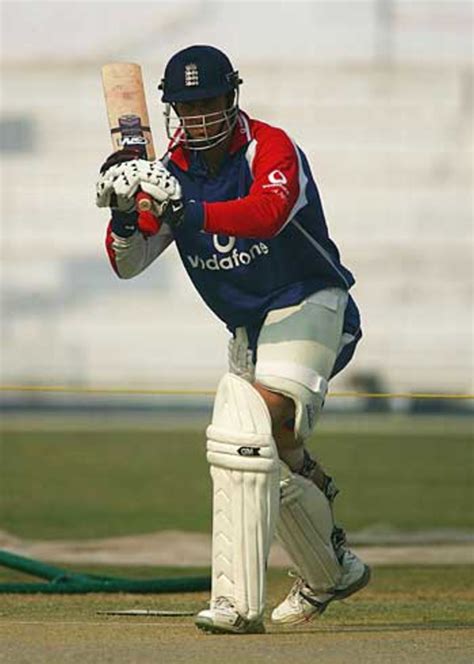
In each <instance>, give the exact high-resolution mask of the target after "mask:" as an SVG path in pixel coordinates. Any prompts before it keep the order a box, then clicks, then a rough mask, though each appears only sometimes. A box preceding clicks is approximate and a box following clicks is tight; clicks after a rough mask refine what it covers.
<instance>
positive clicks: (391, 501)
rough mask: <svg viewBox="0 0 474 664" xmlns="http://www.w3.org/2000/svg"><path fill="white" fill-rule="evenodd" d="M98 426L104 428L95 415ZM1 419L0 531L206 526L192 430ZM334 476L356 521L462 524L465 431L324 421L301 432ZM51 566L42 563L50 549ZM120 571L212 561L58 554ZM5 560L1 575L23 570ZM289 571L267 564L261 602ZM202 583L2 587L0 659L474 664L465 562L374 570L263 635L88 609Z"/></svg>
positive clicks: (183, 606) (343, 507)
mask: <svg viewBox="0 0 474 664" xmlns="http://www.w3.org/2000/svg"><path fill="white" fill-rule="evenodd" d="M105 424H107V426H105ZM114 427H115V425H114V422H107V423H100V425H99V424H94V422H93V421H92V420H91V421H90V422H86V423H84V422H82V423H80V424H79V423H77V422H74V421H66V420H64V421H56V420H52V421H50V425H49V426H48V424H47V423H45V422H43V423H42V424H41V427H38V426H36V427H35V425H34V423H33V422H31V423H29V424H26V423H25V426H22V425H21V424H18V422H17V423H16V424H15V426H11V427H9V426H8V422H6V424H5V427H4V431H3V434H2V438H1V450H0V459H1V463H0V506H1V514H0V516H1V525H0V529H2V530H6V531H8V532H10V533H12V534H14V535H17V536H19V537H23V538H27V539H71V538H74V539H80V538H95V537H99V538H100V537H109V536H118V535H127V534H139V533H148V532H154V531H157V530H161V529H170V528H171V529H182V530H189V531H204V532H209V531H210V504H211V503H210V481H209V474H208V468H207V464H206V460H205V443H204V436H203V433H202V431H198V430H190V429H187V430H182V431H179V430H175V429H174V430H170V431H165V430H162V429H161V428H160V427H158V428H157V429H156V430H153V426H152V425H150V423H149V425H148V426H145V425H144V423H143V422H141V423H140V425H139V426H135V425H133V424H132V423H130V422H128V423H127V422H124V423H123V424H121V425H120V426H118V425H117V426H116V428H114ZM311 448H312V449H313V450H314V451H317V453H318V455H319V456H320V457H321V458H322V459H323V460H324V462H325V465H326V466H327V469H328V471H330V472H331V473H332V474H333V475H334V476H335V477H336V478H337V481H338V484H339V485H340V486H341V487H342V489H343V491H342V492H341V495H340V496H339V497H338V499H337V511H338V517H339V519H340V520H341V521H342V522H343V523H344V525H345V526H346V527H347V528H348V529H349V530H351V531H358V530H360V529H362V528H379V529H381V528H395V529H399V530H401V531H419V530H433V529H459V530H463V531H467V530H471V529H472V526H473V515H472V480H473V476H472V473H473V464H472V461H473V449H474V448H473V443H472V437H471V429H470V426H469V423H468V422H467V419H466V418H464V419H463V418H461V419H460V420H455V419H453V420H451V419H450V420H441V419H439V418H434V419H430V420H420V419H403V418H402V419H401V420H400V419H393V418H388V417H387V418H385V417H379V418H374V419H370V420H367V419H366V418H360V419H358V418H353V419H350V420H348V419H346V418H344V420H343V421H341V422H338V421H337V419H336V420H330V419H327V420H326V423H325V424H324V426H322V427H321V429H320V432H319V435H318V436H317V437H315V438H314V439H313V440H312V441H311ZM46 562H47V561H46ZM67 568H68V569H73V570H76V571H83V572H89V573H97V574H99V575H115V576H120V577H128V578H141V579H143V578H149V579H150V578H157V577H167V576H183V575H186V574H189V575H192V576H196V575H200V574H203V573H204V574H207V573H208V572H209V570H207V569H206V570H202V569H183V568H181V567H180V568H176V569H172V568H164V569H160V568H154V567H144V568H139V567H126V568H123V567H122V568H120V567H111V566H107V567H102V566H101V567H98V566H95V567H93V566H90V565H85V564H84V565H80V566H77V565H67ZM32 580H33V579H31V577H27V576H25V575H22V574H19V573H17V572H13V571H12V570H7V569H2V568H0V581H1V582H9V581H32ZM289 586H290V579H288V577H287V576H286V574H285V572H284V571H282V570H279V569H270V570H269V575H268V593H267V595H268V607H269V609H270V608H271V607H273V606H274V605H275V604H277V603H278V602H279V601H280V600H281V599H282V597H283V596H284V595H285V594H286V592H287V590H288V588H289ZM207 600H208V594H207V593H193V594H174V595H130V594H114V595H109V594H93V595H83V596H76V595H74V596H57V595H43V596H41V595H13V594H3V595H0V643H1V647H0V661H1V662H7V663H10V662H12V663H14V664H16V663H19V662H34V663H35V664H76V663H77V664H103V663H111V664H112V663H113V664H130V663H132V664H134V663H137V664H138V663H139V664H149V663H152V664H155V663H158V664H181V663H183V664H184V663H188V662H192V663H193V664H217V663H219V664H222V662H225V664H254V663H255V664H259V663H260V662H262V663H263V662H270V661H271V662H272V664H280V663H281V664H287V663H288V662H290V661H291V662H294V663H296V664H299V663H301V664H307V663H308V662H313V661H317V662H321V663H324V664H346V663H347V662H350V663H351V664H359V663H360V664H386V663H392V662H393V663H394V664H395V663H396V664H446V663H447V662H449V664H471V663H472V662H473V661H474V650H473V647H472V644H473V630H474V617H473V616H474V590H473V567H472V566H463V565H456V566H451V567H450V566H435V567H429V566H423V567H416V566H402V567H387V566H384V567H376V568H375V569H374V570H373V579H372V582H371V584H370V585H369V586H368V587H367V588H366V589H364V590H363V591H362V592H360V593H358V594H356V595H355V596H353V597H351V598H349V599H347V600H345V601H343V602H335V603H333V604H332V605H331V606H330V607H329V608H328V610H327V612H326V614H325V615H324V616H323V617H322V618H321V619H319V620H317V621H313V622H311V623H306V624H303V625H301V626H297V627H293V628H291V627H287V628H283V627H276V626H272V625H271V624H270V623H269V622H268V614H267V629H268V633H267V634H266V635H252V636H248V637H233V636H220V637H218V636H206V635H203V634H201V633H199V632H198V631H197V630H196V629H195V627H194V625H193V621H192V618H191V617H183V618H180V617H172V618H159V617H119V616H104V615H102V614H98V613H97V612H98V611H104V610H113V609H115V610H117V609H119V610H120V609H129V608H140V609H161V610H164V609H176V610H187V611H193V612H196V611H198V610H199V609H200V608H201V607H204V606H205V605H206V602H207Z"/></svg>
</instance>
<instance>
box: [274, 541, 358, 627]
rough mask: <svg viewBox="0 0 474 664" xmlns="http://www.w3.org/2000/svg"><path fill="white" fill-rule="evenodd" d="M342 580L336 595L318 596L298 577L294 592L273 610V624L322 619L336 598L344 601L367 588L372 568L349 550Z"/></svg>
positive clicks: (324, 594)
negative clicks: (317, 617) (322, 615)
mask: <svg viewBox="0 0 474 664" xmlns="http://www.w3.org/2000/svg"><path fill="white" fill-rule="evenodd" d="M341 564H342V568H343V573H342V578H341V580H340V582H339V583H338V585H337V586H336V588H335V589H334V590H333V591H332V592H328V593H318V594H315V592H314V591H313V590H312V589H311V588H310V587H309V586H307V585H306V584H305V582H304V580H303V579H301V578H300V577H298V578H297V579H296V581H295V583H294V584H293V587H292V588H291V590H290V592H289V593H288V595H287V596H286V598H285V599H284V600H283V602H282V603H281V604H279V605H278V606H277V607H276V608H275V609H274V610H273V611H272V622H273V623H276V624H278V625H295V624H297V623H301V622H306V621H308V620H311V619H312V618H315V617H316V616H320V615H321V614H322V613H324V611H325V610H326V608H327V606H328V604H330V603H331V602H332V601H334V600H335V599H344V598H345V597H349V595H352V594H353V593H355V592H357V591H358V590H361V589H362V588H364V587H365V586H366V585H367V584H368V583H369V580H370V567H369V566H368V565H365V564H364V563H363V562H362V561H361V560H360V559H359V558H358V557H357V556H356V555H355V554H354V553H352V551H349V550H348V549H346V550H345V551H344V553H343V554H342V556H341Z"/></svg>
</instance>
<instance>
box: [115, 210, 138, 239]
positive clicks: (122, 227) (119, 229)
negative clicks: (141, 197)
mask: <svg viewBox="0 0 474 664" xmlns="http://www.w3.org/2000/svg"><path fill="white" fill-rule="evenodd" d="M137 224H138V213H137V212H135V211H133V212H121V211H120V210H114V209H113V210H112V220H111V228H112V232H113V233H115V235H118V236H119V237H130V236H131V235H133V234H134V233H135V231H136V230H137V227H138V226H137Z"/></svg>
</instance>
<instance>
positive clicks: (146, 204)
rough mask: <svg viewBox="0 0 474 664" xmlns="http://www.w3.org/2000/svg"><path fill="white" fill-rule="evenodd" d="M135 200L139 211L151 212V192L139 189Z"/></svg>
mask: <svg viewBox="0 0 474 664" xmlns="http://www.w3.org/2000/svg"><path fill="white" fill-rule="evenodd" d="M135 202H136V204H137V209H138V210H139V212H150V211H151V209H152V198H151V196H150V194H145V192H144V191H139V192H138V194H137V195H136V196H135Z"/></svg>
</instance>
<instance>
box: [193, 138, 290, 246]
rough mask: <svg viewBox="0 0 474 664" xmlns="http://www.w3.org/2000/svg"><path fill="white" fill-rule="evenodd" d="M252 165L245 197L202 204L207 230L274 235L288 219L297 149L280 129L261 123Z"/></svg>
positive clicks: (237, 234) (238, 233)
mask: <svg viewBox="0 0 474 664" xmlns="http://www.w3.org/2000/svg"><path fill="white" fill-rule="evenodd" d="M254 141H255V143H251V144H250V146H249V148H248V152H251V151H252V149H253V147H254V145H255V154H254V158H253V162H252V164H251V170H252V175H253V183H252V186H251V187H250V191H249V193H248V195H247V196H245V197H244V198H239V199H236V200H232V201H224V202H216V203H204V215H205V217H204V230H205V231H206V232H208V233H220V234H222V235H234V236H235V237H251V238H258V239H265V238H270V237H273V236H274V235H277V233H279V232H280V231H281V230H282V228H283V227H284V226H285V224H286V223H287V221H288V220H289V217H290V213H291V211H292V210H293V208H294V206H295V203H296V201H297V200H298V196H299V194H300V185H299V163H298V155H297V153H296V148H295V147H294V145H293V143H292V142H291V140H290V139H289V138H288V136H287V135H286V134H285V132H284V131H282V130H281V129H275V128H273V127H269V126H268V125H261V127H260V128H259V129H258V130H257V132H256V138H255V139H254Z"/></svg>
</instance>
